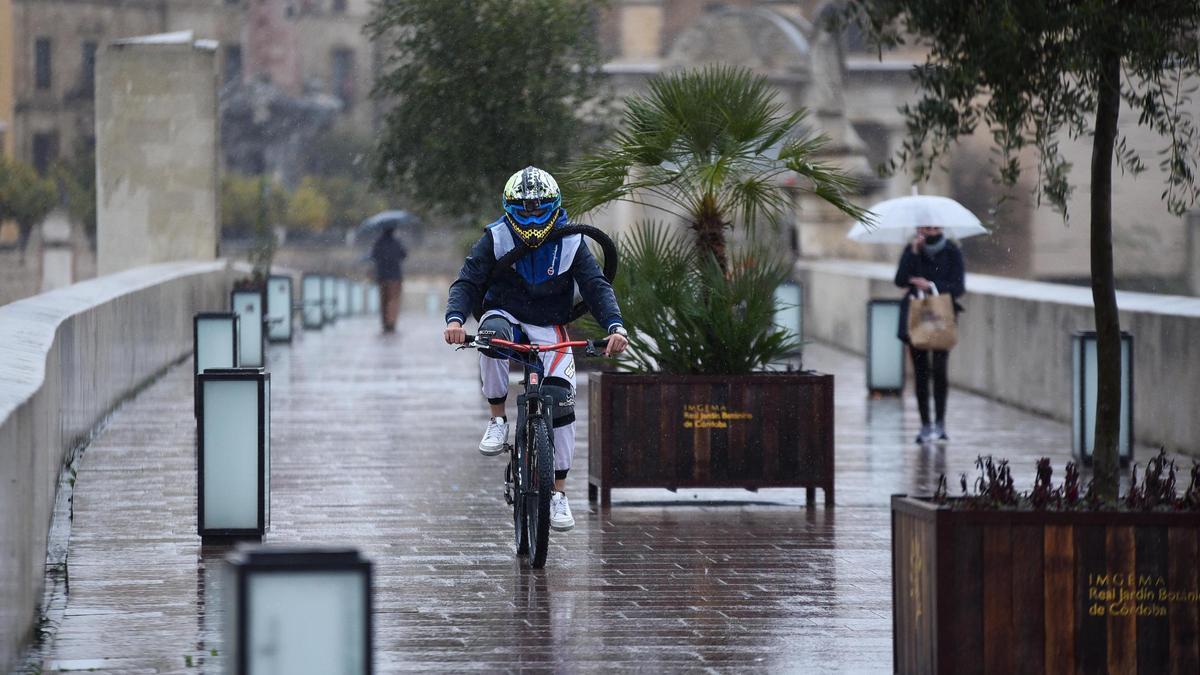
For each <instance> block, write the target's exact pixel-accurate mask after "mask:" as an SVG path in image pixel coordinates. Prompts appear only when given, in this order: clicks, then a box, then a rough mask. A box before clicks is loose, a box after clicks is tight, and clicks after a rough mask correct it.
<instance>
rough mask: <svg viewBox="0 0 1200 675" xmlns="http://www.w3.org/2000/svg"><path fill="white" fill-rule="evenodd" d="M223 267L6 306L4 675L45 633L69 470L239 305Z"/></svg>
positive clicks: (112, 280) (0, 557) (0, 514)
mask: <svg viewBox="0 0 1200 675" xmlns="http://www.w3.org/2000/svg"><path fill="white" fill-rule="evenodd" d="M243 273H244V272H243V271H240V270H235V269H233V268H231V267H229V266H228V265H227V263H226V262H224V261H217V262H183V263H166V264H159V265H150V266H146V267H139V268H136V269H132V270H128V271H126V272H121V273H119V274H113V275H109V276H105V277H101V278H98V279H93V280H91V281H85V282H82V283H78V284H75V285H73V286H69V287H67V288H63V289H60V290H57V291H52V292H50V293H44V294H42V295H37V296H33V297H31V298H26V299H25V300H20V301H18V302H14V303H11V304H8V305H4V306H0V671H2V672H8V671H9V670H10V669H11V668H13V667H15V666H16V663H15V661H16V659H17V658H18V656H19V653H20V649H21V647H22V645H23V644H24V643H25V640H26V639H27V638H28V637H29V636H30V634H31V631H32V629H33V626H34V623H35V618H36V617H35V612H36V608H37V603H38V601H39V599H40V598H41V589H42V587H43V580H44V578H45V567H44V566H45V561H46V549H47V536H48V535H47V533H48V529H49V526H50V520H51V515H52V512H53V509H54V503H55V488H56V485H57V484H58V477H59V473H60V471H61V470H62V467H63V464H64V461H65V460H66V459H68V458H69V457H70V455H71V454H72V452H73V450H75V449H76V448H78V447H80V446H81V445H82V444H83V443H85V442H86V441H87V439H88V437H89V434H91V432H92V431H93V430H94V429H95V428H96V427H97V425H98V424H99V423H100V422H102V421H103V419H104V418H105V416H107V415H108V414H109V413H110V412H111V411H112V410H113V409H114V408H115V407H116V406H117V405H118V404H119V403H120V402H121V401H122V400H124V399H125V398H127V397H128V396H130V395H131V394H132V393H133V392H135V391H136V390H137V389H138V388H139V387H141V386H143V385H144V384H146V383H147V382H149V381H151V380H152V379H153V378H154V377H155V376H156V375H158V374H159V373H161V372H162V371H163V370H164V369H165V368H167V367H168V366H170V365H172V364H174V363H177V362H178V361H179V360H180V359H181V358H183V357H184V356H186V355H187V354H188V353H189V352H190V351H191V349H192V315H193V314H194V313H196V312H198V311H203V310H218V309H221V308H224V307H226V306H227V305H228V302H229V301H228V298H229V290H230V288H231V287H232V283H233V280H234V278H235V277H237V276H239V275H241V274H243Z"/></svg>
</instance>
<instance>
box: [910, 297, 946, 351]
mask: <svg viewBox="0 0 1200 675" xmlns="http://www.w3.org/2000/svg"><path fill="white" fill-rule="evenodd" d="M908 339H909V341H910V342H911V343H912V346H914V347H916V348H917V349H936V350H941V351H948V350H950V349H953V348H954V345H956V344H958V326H957V325H956V323H955V318H954V298H953V297H951V296H950V295H947V294H941V293H938V292H937V291H936V290H934V292H933V294H932V295H925V294H924V293H921V294H919V295H918V296H917V297H915V298H912V299H911V300H910V301H909V305H908Z"/></svg>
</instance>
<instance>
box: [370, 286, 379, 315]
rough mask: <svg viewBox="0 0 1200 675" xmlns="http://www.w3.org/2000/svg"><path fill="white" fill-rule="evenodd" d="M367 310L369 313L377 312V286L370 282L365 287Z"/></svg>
mask: <svg viewBox="0 0 1200 675" xmlns="http://www.w3.org/2000/svg"><path fill="white" fill-rule="evenodd" d="M367 312H368V313H370V314H378V313H379V286H378V285H376V284H371V285H370V287H368V288H367Z"/></svg>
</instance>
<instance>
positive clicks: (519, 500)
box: [505, 446, 529, 556]
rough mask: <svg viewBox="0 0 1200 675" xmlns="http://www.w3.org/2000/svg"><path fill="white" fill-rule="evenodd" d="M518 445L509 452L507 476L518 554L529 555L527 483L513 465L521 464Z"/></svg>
mask: <svg viewBox="0 0 1200 675" xmlns="http://www.w3.org/2000/svg"><path fill="white" fill-rule="evenodd" d="M516 448H517V446H513V449H512V450H511V451H510V452H509V456H508V468H507V469H506V470H505V478H506V479H507V480H508V482H509V484H510V489H511V490H512V494H513V500H512V507H513V534H514V536H515V539H516V544H517V555H518V556H523V555H529V536H528V535H527V534H526V532H525V521H526V518H525V498H524V497H522V496H521V488H522V485H523V484H524V483H525V481H524V479H523V478H522V477H521V476H520V475H519V472H514V471H513V467H517V466H521V464H520V462H521V459H520V455H521V454H523V453H518V452H517V450H516Z"/></svg>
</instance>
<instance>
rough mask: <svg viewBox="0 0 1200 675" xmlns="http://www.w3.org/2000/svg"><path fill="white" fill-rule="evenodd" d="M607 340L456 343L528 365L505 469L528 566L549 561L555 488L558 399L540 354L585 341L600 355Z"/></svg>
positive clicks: (477, 338)
mask: <svg viewBox="0 0 1200 675" xmlns="http://www.w3.org/2000/svg"><path fill="white" fill-rule="evenodd" d="M607 344H608V339H607V338H605V339H603V340H568V341H565V342H557V343H555V344H550V345H538V344H524V343H519V342H512V341H509V340H505V339H503V338H497V337H493V336H490V335H467V336H466V342H465V343H464V344H461V345H459V346H458V347H457V350H462V349H470V348H475V349H488V348H491V349H493V351H495V352H497V353H499V354H501V355H503V356H505V357H507V358H508V359H509V360H511V361H516V362H517V363H520V364H521V366H522V369H523V371H524V376H523V377H522V379H521V384H522V386H523V387H524V389H525V391H524V393H523V394H521V395H520V396H518V397H517V434H516V440H515V442H514V443H511V444H509V445H508V451H509V457H508V466H507V467H505V469H504V501H505V502H506V503H508V504H509V505H510V506H512V507H513V530H514V533H515V539H516V544H517V555H518V556H529V566H530V567H531V568H533V569H541V568H542V567H544V566H545V564H546V548H547V545H548V544H549V539H550V493H551V491H553V489H554V437H553V436H552V435H551V433H550V429H551V420H552V417H553V415H552V407H551V406H553V404H554V402H553V400H552V399H551V398H550V396H548V395H546V394H543V393H542V390H541V381H542V378H543V377H544V376H545V366H544V365H543V364H542V360H541V354H543V353H545V352H559V351H562V350H563V349H570V348H572V347H585V348H586V352H585V353H586V354H587V355H588V356H596V355H597V353H598V350H602V349H604V348H605V347H606V346H607ZM496 347H499V348H500V349H495V348H496Z"/></svg>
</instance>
